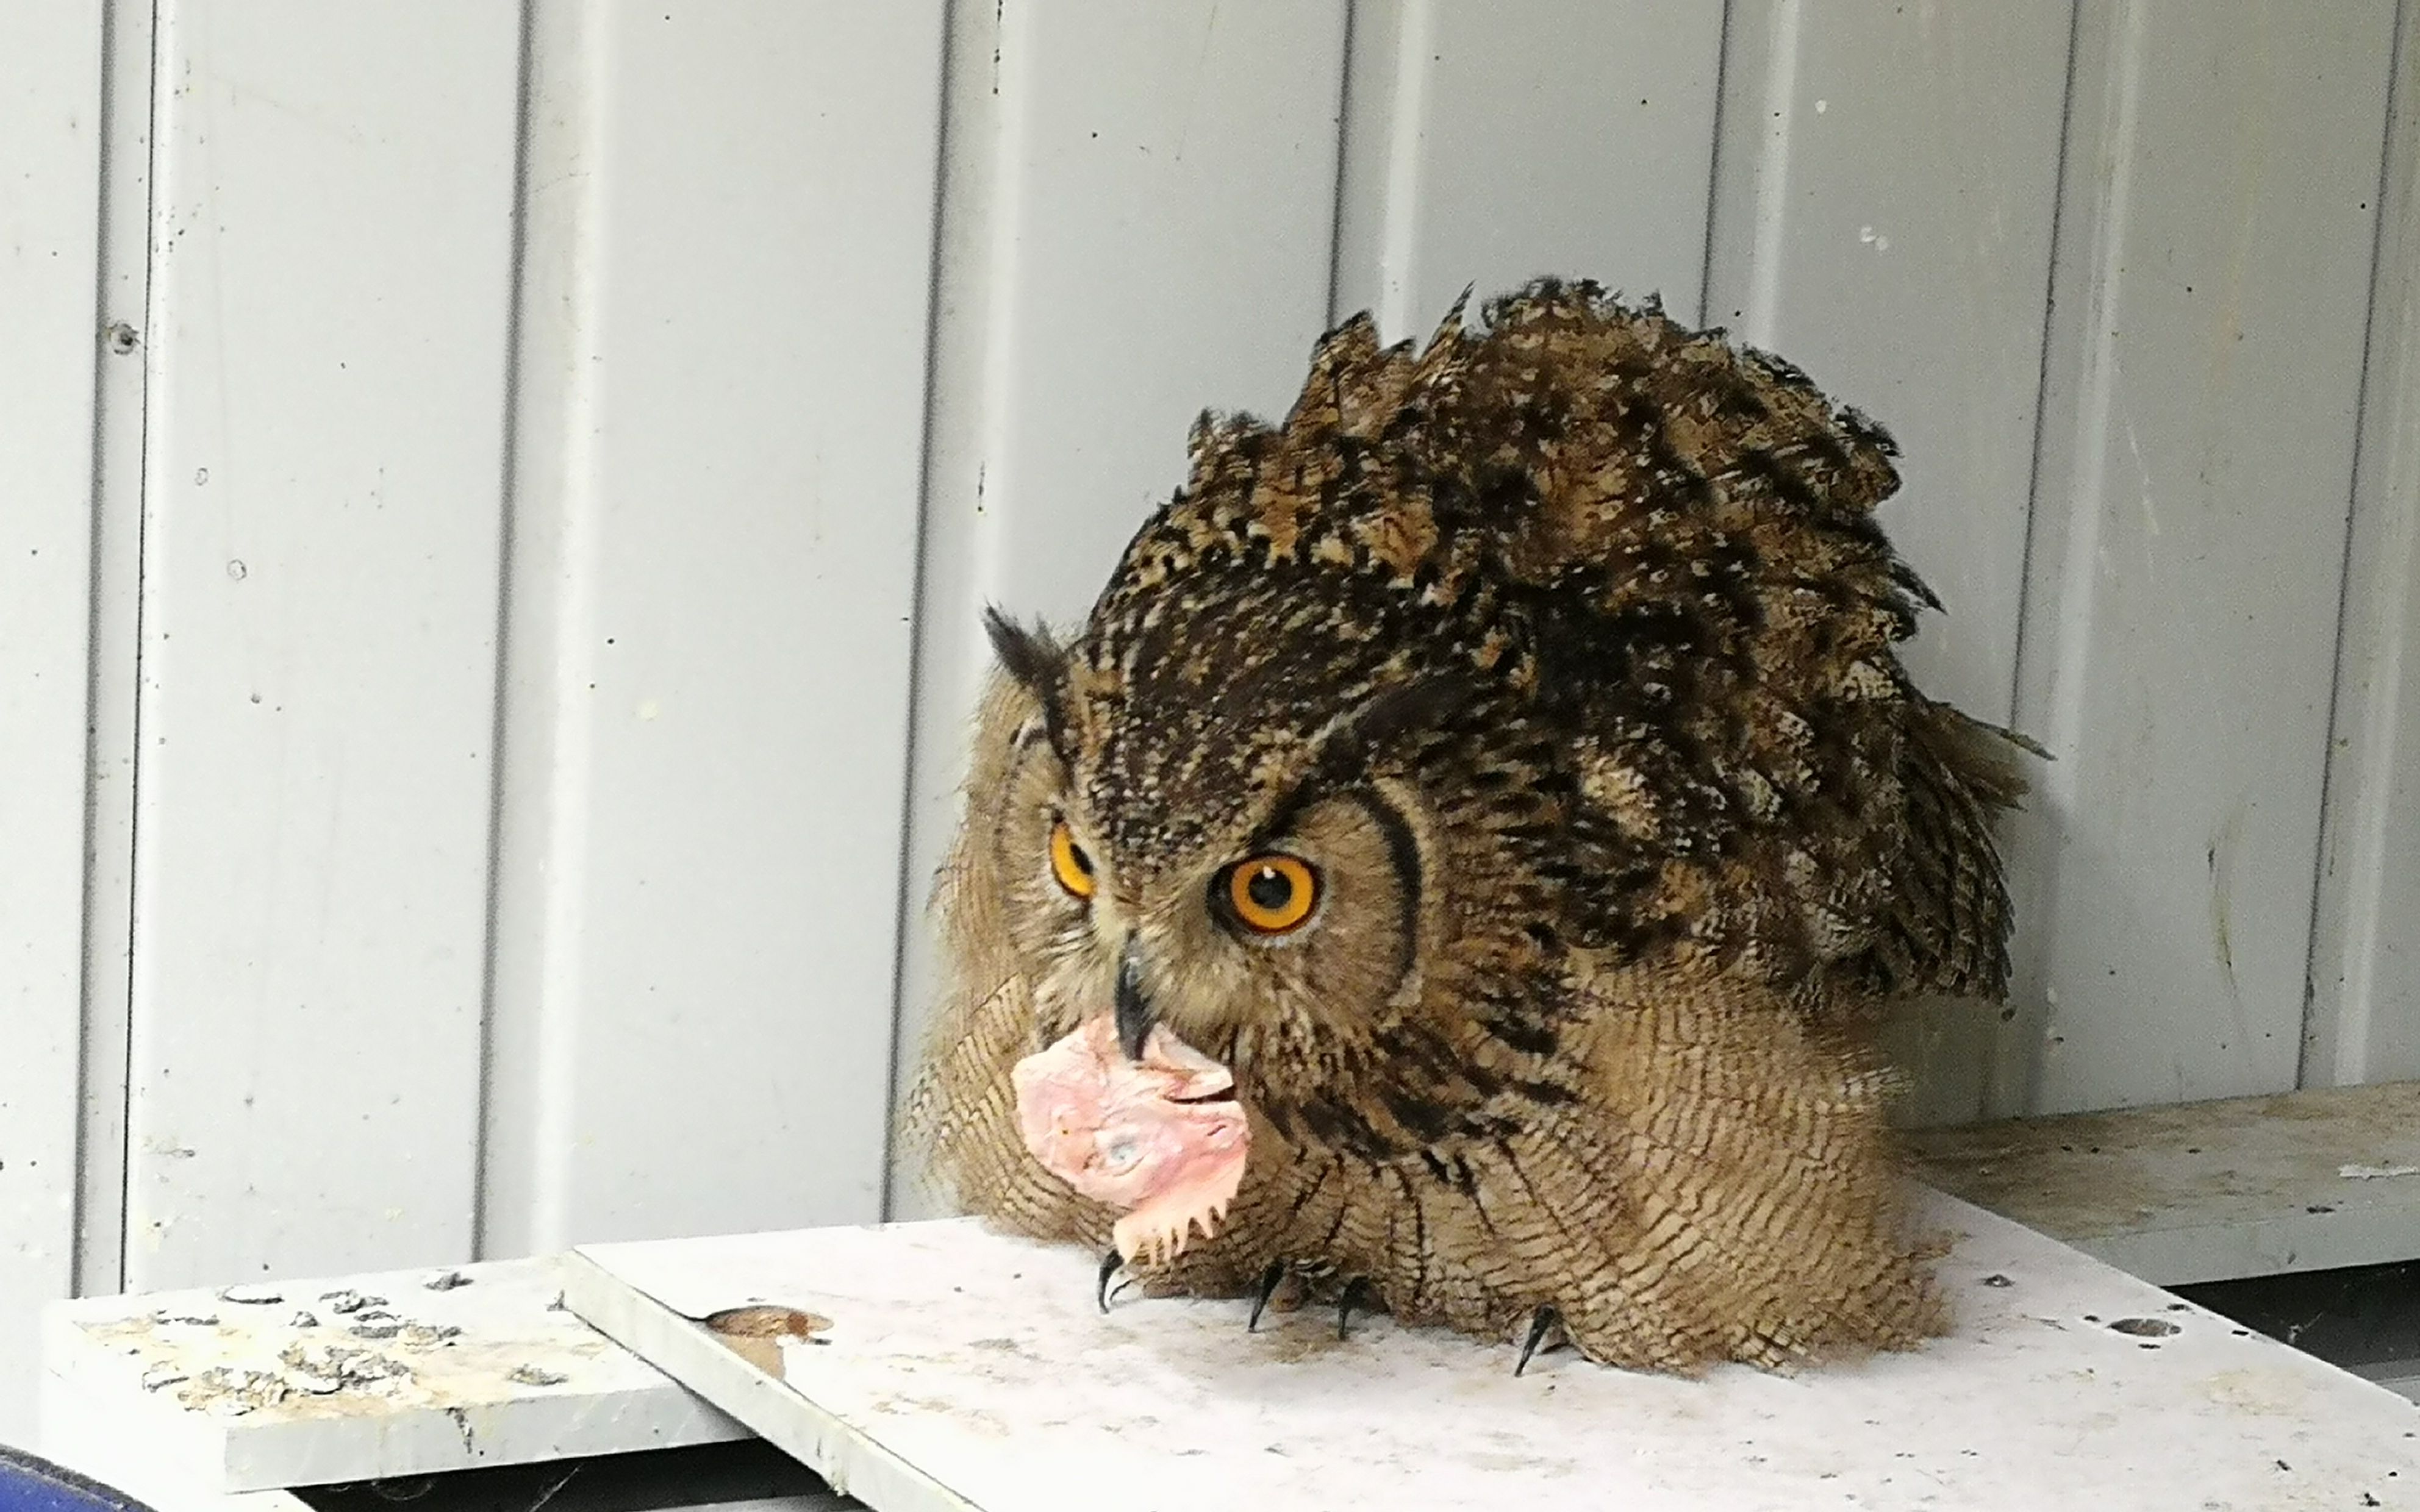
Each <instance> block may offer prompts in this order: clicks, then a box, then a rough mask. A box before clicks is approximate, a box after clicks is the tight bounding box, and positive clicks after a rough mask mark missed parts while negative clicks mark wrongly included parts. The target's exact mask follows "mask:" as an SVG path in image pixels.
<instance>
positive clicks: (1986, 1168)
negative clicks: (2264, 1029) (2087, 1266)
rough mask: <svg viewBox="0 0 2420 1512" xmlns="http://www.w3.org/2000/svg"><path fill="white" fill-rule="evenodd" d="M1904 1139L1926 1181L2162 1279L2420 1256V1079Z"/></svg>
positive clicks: (1973, 1127) (2230, 1277) (2216, 1277)
mask: <svg viewBox="0 0 2420 1512" xmlns="http://www.w3.org/2000/svg"><path fill="white" fill-rule="evenodd" d="M1908 1140H1909V1145H1910V1147H1911V1148H1912V1149H1913V1150H1914V1152H1915V1154H1916V1158H1917V1160H1918V1162H1919V1163H1920V1164H1921V1166H1922V1169H1923V1171H1924V1174H1925V1178H1926V1180H1931V1181H1934V1182H1937V1183H1939V1184H1940V1185H1941V1186H1943V1187H1945V1188H1947V1190H1949V1191H1951V1192H1955V1193H1956V1194H1958V1195H1959V1196H1962V1197H1964V1198H1965V1199H1967V1200H1968V1201H1970V1202H1976V1203H1979V1204H1981V1205H1982V1206H1984V1207H1986V1208H1989V1209H1991V1210H1992V1211H1994V1212H1997V1213H2001V1214H2003V1215H2005V1216H2007V1217H2010V1218H2014V1219H2016V1220H2017V1221H2018V1222H2020V1223H2023V1224H2025V1225H2027V1226H2028V1227H2033V1228H2038V1229H2040V1230H2041V1231H2042V1232H2043V1233H2046V1234H2049V1235H2051V1236H2052V1237H2054V1238H2055V1239H2058V1240H2061V1241H2063V1242H2067V1243H2070V1244H2072V1245H2074V1246H2075V1247H2076V1248H2078V1249H2080V1250H2082V1251H2084V1252H2085V1253H2086V1254H2087V1255H2091V1256H2094V1257H2097V1258H2100V1259H2102V1260H2106V1261H2108V1262H2109V1263H2110V1264H2111V1265H2114V1266H2117V1267H2118V1269H2119V1270H2121V1271H2125V1272H2127V1273H2130V1274H2133V1275H2138V1276H2141V1277H2142V1278H2143V1279H2144V1280H2146V1281H2151V1282H2156V1283H2158V1284H2159V1285H2161V1286H2183V1285H2186V1284H2188V1283H2192V1282H2196V1281H2234V1280H2240V1279H2242V1278H2244V1277H2248V1276H2262V1275H2276V1274H2280V1273H2285V1272H2289V1271H2325V1270H2333V1269H2336V1268H2339V1267H2343V1266H2352V1265H2383V1264H2390V1263H2397V1262H2400V1261H2405V1260H2410V1259H2412V1258H2414V1257H2420V1083H2415V1082H2391V1083H2387V1084H2384V1085H2381V1086H2376V1087H2352V1088H2333V1089H2327V1090H2317V1091H2302V1092H2287V1093H2284V1094H2281V1095H2279V1096H2275V1097H2246V1098H2226V1099H2223V1100H2220V1101H2216V1102H2209V1103H2184V1104H2182V1105H2180V1106H2175V1107H2149V1108H2129V1109H2124V1110H2122V1111H2118V1112H2114V1113H2075V1114H2068V1115H2066V1116H2064V1117H2060V1118H2050V1119H2007V1120H2004V1121H2000V1122H1994V1123H1978V1124H1968V1125H1965V1126H1963V1127H1961V1128H1947V1129H1930V1130H1925V1131H1922V1132H1920V1133H1916V1134H1911V1135H1909V1136H1908Z"/></svg>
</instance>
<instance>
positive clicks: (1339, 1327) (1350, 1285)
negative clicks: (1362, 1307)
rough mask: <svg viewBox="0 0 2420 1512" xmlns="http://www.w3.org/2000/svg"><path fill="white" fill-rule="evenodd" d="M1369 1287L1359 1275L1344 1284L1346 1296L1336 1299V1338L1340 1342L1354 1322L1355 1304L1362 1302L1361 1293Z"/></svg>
mask: <svg viewBox="0 0 2420 1512" xmlns="http://www.w3.org/2000/svg"><path fill="white" fill-rule="evenodd" d="M1369 1285H1370V1283H1368V1282H1367V1281H1364V1280H1363V1279H1361V1277H1359V1276H1355V1277H1354V1278H1353V1279H1352V1280H1350V1281H1347V1282H1345V1283H1344V1295H1342V1297H1339V1298H1337V1299H1336V1337H1337V1339H1338V1340H1339V1341H1340V1342H1342V1339H1343V1337H1344V1334H1345V1330H1346V1328H1347V1327H1348V1325H1350V1324H1351V1323H1352V1321H1353V1304H1355V1303H1357V1302H1359V1301H1360V1300H1361V1293H1362V1292H1363V1291H1364V1290H1366V1289H1368V1288H1369Z"/></svg>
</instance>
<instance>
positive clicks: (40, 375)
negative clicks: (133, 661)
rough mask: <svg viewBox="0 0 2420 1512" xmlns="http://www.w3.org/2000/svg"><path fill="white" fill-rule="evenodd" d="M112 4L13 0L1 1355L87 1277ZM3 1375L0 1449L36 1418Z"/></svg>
mask: <svg viewBox="0 0 2420 1512" xmlns="http://www.w3.org/2000/svg"><path fill="white" fill-rule="evenodd" d="M101 20H102V18H101V7H100V6H98V5H74V6H9V7H6V8H0V141H6V142H8V144H9V152H8V160H9V163H10V168H9V172H8V189H7V191H6V193H0V331H5V332H8V358H7V360H6V361H0V415H5V416H7V417H8V419H7V421H6V422H5V424H6V426H7V430H8V442H7V444H6V445H0V500H5V501H7V502H6V504H5V505H0V509H5V511H6V515H7V518H8V530H7V532H6V536H5V540H0V771H5V772H6V773H7V774H8V779H7V780H6V781H0V835H5V836H7V837H8V840H7V846H6V849H7V856H8V862H7V865H5V866H0V1024H5V1025H7V1026H8V1030H7V1036H8V1048H7V1050H6V1052H5V1053H0V1236H5V1238H0V1361H11V1360H23V1359H26V1358H28V1357H29V1356H30V1355H31V1352H32V1351H31V1349H30V1344H31V1339H32V1334H33V1327H34V1310H35V1308H36V1307H37V1305H39V1304H40V1303H42V1302H44V1301H46V1300H48V1299H50V1298H53V1297H63V1296H66V1295H67V1294H68V1292H69V1289H70V1286H71V1285H72V1282H73V1279H74V1265H75V1196H76V1132H77V1122H78V1118H79V1108H78V1104H77V1099H76V1088H77V1079H78V1064H79V1060H80V1051H81V1042H82V1038H83V978H84V917H83V913H84V876H85V832H84V818H85V702H86V697H87V692H88V682H87V671H88V667H89V661H88V656H89V653H90V649H91V646H90V640H89V631H90V628H91V624H92V603H91V598H90V594H91V590H92V501H93V476H92V468H93V404H94V387H93V363H94V356H95V353H96V352H97V351H98V350H99V346H100V344H99V342H98V340H97V339H96V327H97V325H98V322H97V321H96V320H95V319H94V303H93V301H94V291H95V289H96V287H97V286H98V273H97V269H98V267H99V264H100V255H101V246H100V234H101V123H102V116H101V99H102V97H101V32H102V26H101ZM33 1384H34V1382H33V1381H32V1379H31V1377H30V1375H29V1373H28V1372H26V1371H24V1370H23V1369H21V1368H14V1367H10V1368H0V1441H6V1440H9V1439H14V1438H22V1437H23V1434H24V1433H25V1432H26V1431H28V1430H29V1429H30V1427H31V1426H32V1423H33V1412H34V1397H33Z"/></svg>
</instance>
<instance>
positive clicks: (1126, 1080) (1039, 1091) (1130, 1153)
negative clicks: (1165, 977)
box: [1010, 1013, 1250, 1264]
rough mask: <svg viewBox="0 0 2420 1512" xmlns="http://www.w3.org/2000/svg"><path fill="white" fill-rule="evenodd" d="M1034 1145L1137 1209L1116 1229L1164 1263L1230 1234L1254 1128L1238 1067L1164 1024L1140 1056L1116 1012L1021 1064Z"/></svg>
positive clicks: (1067, 1171)
mask: <svg viewBox="0 0 2420 1512" xmlns="http://www.w3.org/2000/svg"><path fill="white" fill-rule="evenodd" d="M1010 1075H1011V1079H1012V1081H1013V1082H1014V1083H1015V1085H1016V1119H1017V1125H1018V1127H1019V1129H1020V1130H1021V1131H1022V1132H1023V1134H1024V1135H1025V1148H1026V1149H1031V1150H1032V1151H1033V1155H1034V1158H1035V1159H1036V1160H1039V1161H1040V1162H1041V1163H1042V1165H1043V1167H1044V1169H1046V1170H1047V1171H1049V1172H1050V1174H1051V1175H1053V1176H1056V1177H1058V1178H1059V1179H1060V1180H1063V1181H1064V1182H1066V1183H1067V1184H1068V1185H1069V1186H1071V1187H1074V1188H1075V1189H1076V1190H1077V1191H1078V1192H1079V1193H1081V1194H1083V1195H1084V1196H1088V1197H1091V1198H1092V1199H1094V1201H1096V1202H1103V1203H1107V1204H1109V1206H1110V1207H1113V1208H1123V1209H1125V1210H1126V1212H1125V1217H1123V1218H1120V1219H1119V1220H1118V1221H1117V1224H1116V1227H1114V1228H1113V1229H1112V1230H1111V1235H1112V1238H1113V1239H1114V1240H1115V1242H1116V1243H1117V1247H1118V1253H1119V1254H1120V1255H1123V1256H1125V1257H1126V1258H1127V1259H1129V1260H1135V1259H1140V1260H1146V1261H1149V1262H1152V1263H1155V1264H1157V1263H1164V1262H1165V1261H1167V1260H1169V1259H1171V1258H1172V1257H1175V1256H1176V1255H1177V1254H1179V1253H1180V1252H1182V1251H1183V1250H1184V1248H1185V1246H1186V1245H1187V1244H1188V1243H1190V1242H1192V1240H1193V1233H1194V1230H1195V1229H1197V1228H1199V1229H1200V1230H1201V1232H1202V1238H1204V1239H1207V1238H1210V1237H1211V1236H1212V1235H1215V1234H1216V1233H1218V1224H1219V1222H1220V1221H1221V1220H1222V1219H1224V1218H1225V1217H1226V1215H1227V1205H1228V1204H1229V1203H1230V1202H1233V1200H1234V1198H1235V1188H1236V1186H1237V1185H1238V1184H1239V1183H1241V1182H1242V1180H1243V1179H1244V1156H1245V1152H1246V1149H1247V1148H1248V1146H1249V1140H1250V1135H1249V1133H1248V1132H1247V1129H1246V1127H1245V1122H1244V1110H1243V1107H1242V1106H1241V1104H1239V1103H1236V1101H1235V1099H1234V1088H1235V1078H1234V1077H1233V1075H1232V1074H1231V1073H1230V1072H1228V1070H1227V1068H1226V1067H1224V1066H1221V1065H1220V1064H1218V1062H1217V1061H1215V1060H1213V1059H1211V1058H1210V1057H1207V1056H1205V1055H1203V1054H1202V1052H1200V1051H1199V1050H1196V1049H1194V1048H1193V1047H1192V1046H1191V1045H1189V1044H1187V1043H1186V1042H1185V1041H1182V1040H1180V1039H1178V1038H1176V1036H1174V1035H1172V1034H1171V1033H1169V1032H1168V1030H1167V1029H1165V1028H1162V1027H1159V1026H1154V1027H1153V1028H1152V1031H1151V1038H1150V1039H1148V1040H1146V1041H1143V1050H1142V1058H1141V1059H1140V1061H1134V1060H1128V1059H1127V1058H1126V1057H1125V1051H1124V1050H1123V1049H1121V1048H1120V1047H1119V1044H1118V1032H1117V1026H1116V1025H1115V1024H1114V1023H1113V1022H1112V1021H1111V1018H1110V1016H1109V1014H1107V1013H1103V1014H1101V1015H1099V1016H1098V1017H1095V1018H1090V1019H1087V1020H1085V1021H1084V1022H1083V1024H1082V1025H1080V1026H1078V1027H1077V1029H1076V1030H1075V1032H1073V1033H1072V1034H1069V1035H1067V1036H1065V1037H1064V1038H1063V1039H1061V1040H1060V1041H1058V1042H1057V1043H1055V1044H1053V1045H1051V1046H1050V1048H1048V1049H1047V1050H1044V1051H1041V1052H1039V1053H1038V1054H1035V1055H1031V1056H1028V1057H1025V1058H1024V1059H1023V1060H1020V1061H1018V1062H1017V1063H1016V1070H1015V1071H1014V1072H1011V1073H1010Z"/></svg>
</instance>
